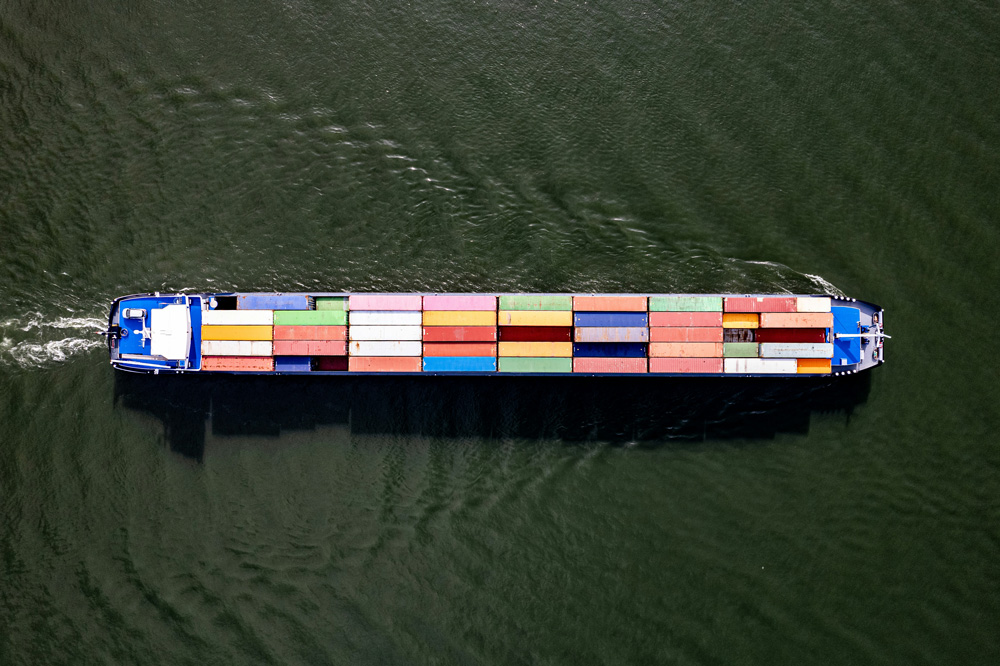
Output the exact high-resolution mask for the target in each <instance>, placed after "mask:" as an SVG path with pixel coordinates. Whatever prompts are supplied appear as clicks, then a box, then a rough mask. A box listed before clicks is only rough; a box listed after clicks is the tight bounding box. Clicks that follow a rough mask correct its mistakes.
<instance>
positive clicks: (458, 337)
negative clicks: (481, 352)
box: [424, 326, 497, 342]
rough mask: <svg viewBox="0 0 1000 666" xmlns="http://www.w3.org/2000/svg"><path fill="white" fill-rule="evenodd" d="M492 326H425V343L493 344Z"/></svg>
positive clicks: (494, 332) (493, 328)
mask: <svg viewBox="0 0 1000 666" xmlns="http://www.w3.org/2000/svg"><path fill="white" fill-rule="evenodd" d="M496 339H497V329H496V327H494V326H425V327H424V341H425V342H495V341H496Z"/></svg>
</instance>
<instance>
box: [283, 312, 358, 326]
mask: <svg viewBox="0 0 1000 666" xmlns="http://www.w3.org/2000/svg"><path fill="white" fill-rule="evenodd" d="M274 325H275V326H347V313H346V312H344V311H343V310H275V311H274Z"/></svg>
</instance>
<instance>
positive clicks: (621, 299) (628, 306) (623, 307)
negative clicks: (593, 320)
mask: <svg viewBox="0 0 1000 666" xmlns="http://www.w3.org/2000/svg"><path fill="white" fill-rule="evenodd" d="M646 305H647V302H646V297H645V296H574V297H573V309H574V310H576V311H577V312H645V311H646Z"/></svg>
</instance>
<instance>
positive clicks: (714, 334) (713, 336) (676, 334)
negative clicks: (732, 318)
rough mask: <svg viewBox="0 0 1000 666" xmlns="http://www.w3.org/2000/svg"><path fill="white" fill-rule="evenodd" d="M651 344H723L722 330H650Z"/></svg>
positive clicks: (700, 328) (691, 328) (695, 328)
mask: <svg viewBox="0 0 1000 666" xmlns="http://www.w3.org/2000/svg"><path fill="white" fill-rule="evenodd" d="M649 340H650V342H722V328H721V327H719V328H709V327H683V328H679V327H672V328H659V327H656V328H651V329H649Z"/></svg>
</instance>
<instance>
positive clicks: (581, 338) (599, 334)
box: [573, 326, 722, 342]
mask: <svg viewBox="0 0 1000 666" xmlns="http://www.w3.org/2000/svg"><path fill="white" fill-rule="evenodd" d="M719 330H720V331H721V330H722V329H719ZM573 339H574V341H576V342H649V329H648V328H644V327H635V328H627V327H620V326H584V327H580V328H578V329H576V330H575V331H574V332H573Z"/></svg>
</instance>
